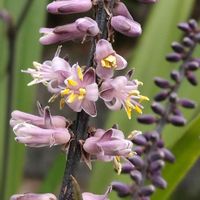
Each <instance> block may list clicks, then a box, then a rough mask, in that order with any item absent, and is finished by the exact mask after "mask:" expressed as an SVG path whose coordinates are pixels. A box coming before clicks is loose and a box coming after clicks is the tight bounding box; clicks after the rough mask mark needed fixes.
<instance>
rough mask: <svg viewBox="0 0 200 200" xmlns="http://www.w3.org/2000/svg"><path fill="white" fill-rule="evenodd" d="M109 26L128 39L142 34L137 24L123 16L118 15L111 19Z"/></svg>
mask: <svg viewBox="0 0 200 200" xmlns="http://www.w3.org/2000/svg"><path fill="white" fill-rule="evenodd" d="M111 26H112V27H113V28H114V29H115V30H116V31H117V32H120V33H122V34H123V35H126V36H128V37H135V36H139V35H140V34H141V33H142V29H141V26H140V24H139V23H138V22H136V21H134V20H132V19H129V18H127V17H125V16H122V15H118V16H113V17H112V18H111Z"/></svg>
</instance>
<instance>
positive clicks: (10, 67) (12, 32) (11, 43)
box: [0, 0, 33, 199]
mask: <svg viewBox="0 0 200 200" xmlns="http://www.w3.org/2000/svg"><path fill="white" fill-rule="evenodd" d="M32 3H33V0H27V1H26V3H25V5H24V7H23V9H22V11H21V13H20V16H19V18H18V20H17V22H16V23H15V24H14V23H13V19H12V17H11V15H10V13H8V12H7V11H5V10H3V11H1V14H0V18H2V20H3V21H4V22H5V24H6V25H7V40H8V61H7V65H6V74H7V89H6V91H7V95H6V96H7V98H6V99H7V105H6V116H5V118H6V121H5V123H6V124H5V131H4V143H3V145H4V146H3V163H2V172H1V175H2V176H1V180H0V192H1V193H0V196H1V198H2V199H5V192H6V180H7V178H6V176H7V169H8V162H9V156H8V155H9V149H10V148H9V144H10V134H9V129H10V125H9V121H10V114H11V110H12V101H13V90H14V87H13V86H14V78H15V77H14V71H15V70H14V64H15V57H16V42H17V35H18V33H19V31H20V29H21V26H22V24H23V22H24V20H25V19H26V16H27V14H28V11H29V10H30V8H31V5H32Z"/></svg>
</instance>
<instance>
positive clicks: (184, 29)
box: [178, 22, 191, 33]
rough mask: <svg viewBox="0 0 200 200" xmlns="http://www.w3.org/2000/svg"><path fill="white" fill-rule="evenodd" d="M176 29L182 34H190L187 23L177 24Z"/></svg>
mask: <svg viewBox="0 0 200 200" xmlns="http://www.w3.org/2000/svg"><path fill="white" fill-rule="evenodd" d="M178 28H179V29H180V30H182V31H184V32H187V33H188V32H190V31H191V28H190V26H189V24H188V23H187V22H181V23H179V24H178Z"/></svg>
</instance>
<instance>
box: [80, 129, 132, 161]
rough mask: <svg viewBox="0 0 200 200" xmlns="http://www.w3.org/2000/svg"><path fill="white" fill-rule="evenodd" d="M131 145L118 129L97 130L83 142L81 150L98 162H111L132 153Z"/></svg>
mask: <svg viewBox="0 0 200 200" xmlns="http://www.w3.org/2000/svg"><path fill="white" fill-rule="evenodd" d="M132 145H133V144H132V142H131V141H129V140H127V139H124V134H123V132H122V131H120V130H118V129H114V128H111V129H108V130H107V131H105V130H103V129H97V130H96V132H95V134H94V136H91V137H89V138H88V139H86V140H85V143H84V145H83V149H84V150H85V151H86V152H87V153H89V154H91V155H94V156H96V158H97V159H99V160H103V161H111V160H113V159H114V158H115V157H119V156H124V157H128V156H129V155H130V154H131V153H132Z"/></svg>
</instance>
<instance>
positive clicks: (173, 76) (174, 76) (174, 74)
mask: <svg viewBox="0 0 200 200" xmlns="http://www.w3.org/2000/svg"><path fill="white" fill-rule="evenodd" d="M170 76H171V79H173V80H174V81H176V82H179V81H180V73H179V72H178V71H177V70H173V71H172V72H171V74H170Z"/></svg>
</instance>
